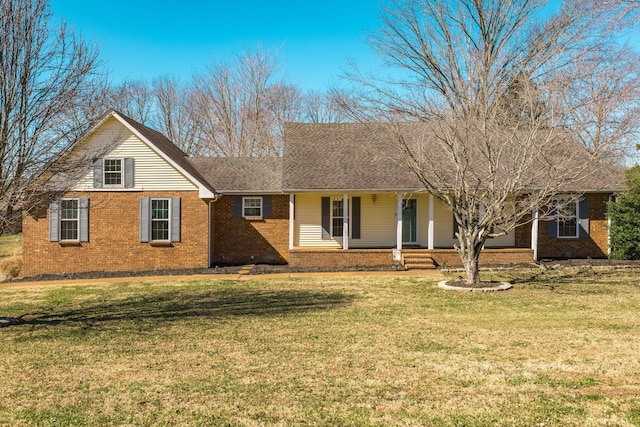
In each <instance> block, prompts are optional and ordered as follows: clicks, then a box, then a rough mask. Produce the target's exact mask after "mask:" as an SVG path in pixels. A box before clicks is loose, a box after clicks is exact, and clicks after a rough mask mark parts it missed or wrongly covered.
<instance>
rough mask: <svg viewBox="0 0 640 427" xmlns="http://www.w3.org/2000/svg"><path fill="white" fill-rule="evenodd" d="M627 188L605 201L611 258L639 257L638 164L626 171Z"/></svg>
mask: <svg viewBox="0 0 640 427" xmlns="http://www.w3.org/2000/svg"><path fill="white" fill-rule="evenodd" d="M626 185H627V189H626V191H625V192H624V193H622V194H620V195H619V196H618V200H617V201H615V202H609V203H607V216H608V217H609V219H610V220H611V228H610V236H611V258H613V259H629V260H631V259H640V166H634V167H632V168H630V169H628V170H627V171H626Z"/></svg>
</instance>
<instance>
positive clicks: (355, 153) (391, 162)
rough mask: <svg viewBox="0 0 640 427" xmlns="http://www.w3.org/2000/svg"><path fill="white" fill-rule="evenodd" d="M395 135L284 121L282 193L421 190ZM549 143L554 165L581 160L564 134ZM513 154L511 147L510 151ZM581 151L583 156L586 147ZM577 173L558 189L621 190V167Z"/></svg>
mask: <svg viewBox="0 0 640 427" xmlns="http://www.w3.org/2000/svg"><path fill="white" fill-rule="evenodd" d="M399 129H400V133H401V134H402V135H403V136H405V137H406V140H407V141H411V140H415V141H427V142H428V141H430V140H432V139H433V138H429V128H428V127H427V126H426V125H424V124H420V123H404V124H402V125H400V128H399ZM396 136H397V132H396V130H394V129H393V128H392V127H391V126H389V125H385V124H380V123H378V124H365V123H346V124H344V123H343V124H317V123H313V124H309V123H290V124H286V125H285V148H284V156H283V157H284V160H283V162H284V163H283V174H282V189H283V191H284V192H294V191H323V190H336V191H342V190H345V191H346V190H362V191H378V190H390V191H393V190H408V191H418V190H424V186H422V184H421V183H420V182H419V180H418V179H417V177H416V176H415V174H413V173H411V172H410V171H409V169H408V167H407V166H406V162H404V161H403V160H402V153H401V152H400V151H399V150H400V149H399V145H398V144H397V143H396V142H394V139H395V138H396ZM409 144H411V142H409ZM428 147H429V145H428V143H427V145H426V146H425V147H423V150H422V151H421V152H420V154H423V155H425V156H428V157H430V158H431V160H430V161H433V162H434V164H436V165H437V166H441V165H443V164H447V163H448V162H451V160H450V159H449V158H447V157H446V156H445V155H444V153H443V152H442V149H439V148H437V147H438V145H437V144H435V143H434V145H433V149H429V148H428ZM549 147H553V149H552V151H554V153H553V154H552V155H551V156H552V157H556V158H557V159H560V161H556V162H555V163H554V164H555V166H559V167H563V168H564V167H566V168H571V167H572V164H573V163H575V164H583V163H582V162H583V160H584V159H582V160H581V154H580V153H578V154H576V153H577V151H576V148H577V146H576V145H575V143H572V142H570V140H569V139H568V138H564V137H563V136H562V135H560V134H558V142H557V145H555V146H552V145H549ZM562 147H564V148H562ZM569 149H571V150H572V151H571V153H572V155H567V154H568V152H567V150H569ZM578 150H581V148H578ZM517 153H518V151H517V150H515V151H514V153H513V154H514V155H516V154H517ZM584 154H585V155H587V153H586V151H584ZM478 157H479V156H478ZM507 158H508V157H507ZM473 160H479V159H472V161H473ZM439 169H441V170H442V168H439ZM473 169H474V170H476V171H479V172H480V174H479V175H477V177H478V179H480V178H479V177H480V176H482V172H485V171H483V169H485V168H483V167H482V165H481V164H477V165H476V166H473ZM511 170H512V169H511V168H510V167H508V166H506V167H505V168H504V170H501V171H497V173H500V174H502V175H505V177H504V178H505V179H506V178H508V176H509V174H510V173H511V172H510V171H511ZM532 172H533V173H532V174H531V175H530V176H528V177H527V178H528V181H529V182H528V183H524V182H523V184H525V185H527V186H528V187H530V188H535V187H538V186H539V183H541V182H545V181H544V180H546V179H548V177H549V173H547V172H546V171H545V170H544V168H543V166H542V165H540V168H539V169H536V170H534V171H532ZM487 173H490V172H487ZM582 175H584V176H582V177H581V178H580V179H579V180H577V181H575V182H573V183H572V185H570V186H564V187H563V188H561V189H560V190H561V191H578V192H595V191H617V190H620V189H622V188H624V185H623V182H624V181H623V175H622V169H621V168H616V167H602V168H593V170H592V171H587V172H584V173H583V174H582ZM470 176H471V174H470ZM454 178H455V175H454V174H451V179H454ZM480 182H481V180H480ZM480 185H481V184H480Z"/></svg>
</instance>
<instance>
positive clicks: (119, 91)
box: [108, 79, 154, 124]
mask: <svg viewBox="0 0 640 427" xmlns="http://www.w3.org/2000/svg"><path fill="white" fill-rule="evenodd" d="M108 99H109V104H110V106H111V107H112V108H114V109H116V110H118V111H120V112H121V113H123V114H125V115H126V116H128V117H130V118H132V119H133V120H135V121H137V122H140V123H143V124H144V123H147V122H148V121H149V119H150V117H151V115H152V113H153V111H154V96H153V93H152V89H151V87H150V86H149V84H148V83H147V82H146V81H145V80H144V79H139V80H131V79H128V80H124V81H123V82H122V83H121V84H120V85H118V86H116V87H114V88H112V89H111V92H110V94H109V98H108Z"/></svg>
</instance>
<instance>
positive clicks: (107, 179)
mask: <svg viewBox="0 0 640 427" xmlns="http://www.w3.org/2000/svg"><path fill="white" fill-rule="evenodd" d="M134 168H135V162H134V159H133V158H132V157H125V158H121V159H118V158H106V159H94V160H93V188H109V187H124V188H134V187H135V183H134Z"/></svg>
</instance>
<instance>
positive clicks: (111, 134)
mask: <svg viewBox="0 0 640 427" xmlns="http://www.w3.org/2000/svg"><path fill="white" fill-rule="evenodd" d="M106 138H108V139H110V140H112V141H113V140H116V141H118V146H117V147H116V148H115V149H113V150H112V151H110V152H108V153H105V154H104V155H103V156H102V157H116V158H117V157H133V158H134V159H135V168H134V169H135V173H134V180H135V187H134V189H135V190H146V191H174V190H197V189H198V187H197V186H196V185H194V184H193V183H192V182H191V181H190V180H189V179H187V177H185V176H184V175H183V174H181V173H180V172H178V170H176V169H175V168H174V167H173V166H172V165H171V164H170V163H168V162H167V161H166V160H164V159H163V158H162V157H161V156H160V155H159V154H157V153H156V152H155V151H154V150H153V149H152V148H150V147H149V146H147V145H146V144H145V143H143V142H142V141H141V140H140V139H139V138H138V137H137V136H135V135H134V134H132V133H131V132H130V131H129V130H128V129H127V128H126V127H124V126H123V125H122V124H121V123H120V122H118V121H117V120H116V119H114V118H111V119H109V120H107V121H106V122H105V123H103V125H102V126H101V127H100V128H99V129H97V130H96V131H95V132H94V133H93V134H92V135H91V136H90V137H89V140H88V141H86V142H85V143H86V144H87V145H89V146H90V145H92V143H94V142H96V140H103V141H104V140H105V139H106ZM93 189H94V188H93V170H90V171H89V173H88V174H87V175H85V176H84V178H82V179H81V180H80V181H79V182H78V183H77V184H76V185H75V186H74V188H73V190H77V191H87V190H93Z"/></svg>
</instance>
